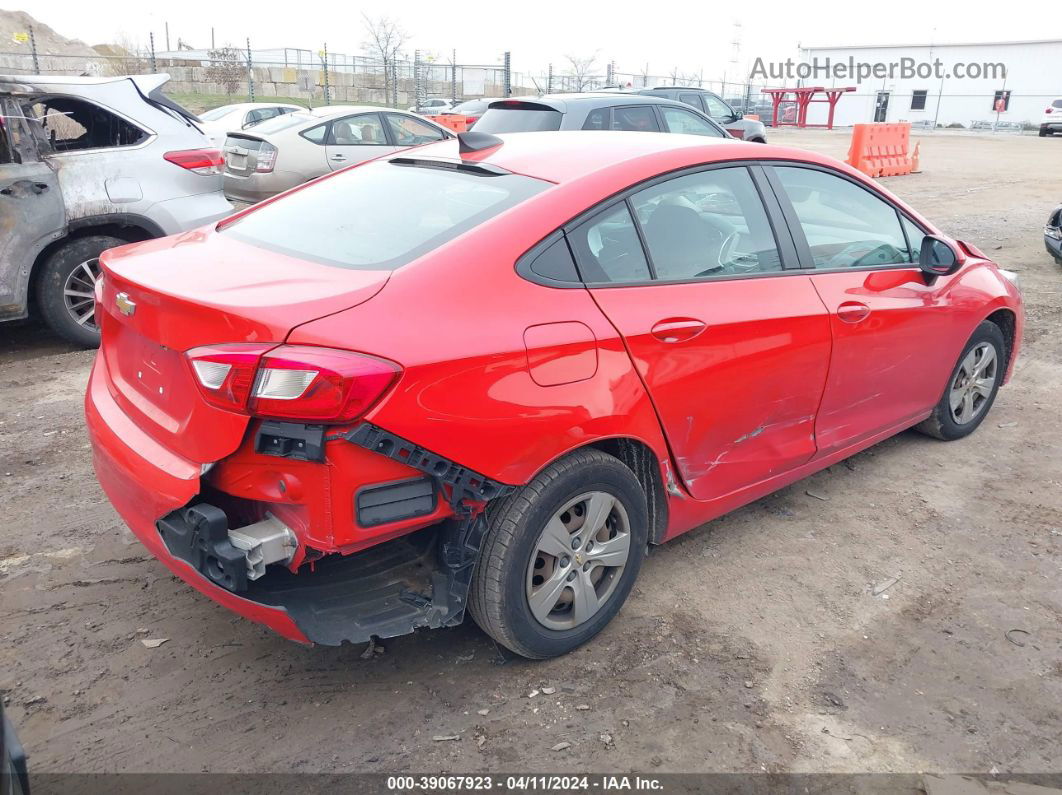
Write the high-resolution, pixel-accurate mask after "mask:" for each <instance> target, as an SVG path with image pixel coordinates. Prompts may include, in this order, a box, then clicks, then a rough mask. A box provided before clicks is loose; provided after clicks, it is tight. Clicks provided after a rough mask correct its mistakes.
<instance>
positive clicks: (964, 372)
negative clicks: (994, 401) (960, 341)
mask: <svg viewBox="0 0 1062 795" xmlns="http://www.w3.org/2000/svg"><path fill="white" fill-rule="evenodd" d="M998 371H999V357H998V356H997V355H996V348H995V346H994V345H992V344H991V343H989V342H981V343H978V344H977V345H975V346H974V347H973V348H971V349H970V351H969V353H967V354H966V356H964V357H963V360H962V362H961V363H960V364H959V369H958V372H956V373H955V377H954V379H952V382H951V387H950V389H949V391H948V403H949V405H950V407H951V418H952V419H953V420H955V422H956V424H958V425H966V424H967V423H970V422H973V421H974V420H975V419H976V418H977V417H978V416H980V414H981V412H982V411H984V409H985V406H987V405H988V401H989V399H990V398H991V397H992V390H993V389H994V388H995V385H996V377H997V374H998Z"/></svg>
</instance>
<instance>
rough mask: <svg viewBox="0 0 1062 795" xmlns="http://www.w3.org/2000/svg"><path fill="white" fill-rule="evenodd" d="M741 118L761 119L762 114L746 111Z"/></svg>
mask: <svg viewBox="0 0 1062 795" xmlns="http://www.w3.org/2000/svg"><path fill="white" fill-rule="evenodd" d="M741 118H743V119H748V120H749V121H759V120H760V114H758V113H746V114H745V115H744V116H742V117H741Z"/></svg>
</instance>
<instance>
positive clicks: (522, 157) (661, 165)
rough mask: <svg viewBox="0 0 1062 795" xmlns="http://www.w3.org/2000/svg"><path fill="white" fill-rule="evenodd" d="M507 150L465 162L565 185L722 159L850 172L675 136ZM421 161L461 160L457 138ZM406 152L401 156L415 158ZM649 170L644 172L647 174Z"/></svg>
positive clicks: (542, 135)
mask: <svg viewBox="0 0 1062 795" xmlns="http://www.w3.org/2000/svg"><path fill="white" fill-rule="evenodd" d="M497 137H498V138H500V139H502V141H504V143H503V144H502V145H501V146H498V147H494V148H493V149H487V150H484V151H482V152H474V153H470V154H465V155H463V159H465V160H475V161H478V162H484V163H490V164H492V165H495V166H498V167H500V168H504V169H506V170H508V171H513V172H515V173H517V174H524V175H527V176H531V177H538V178H539V179H546V180H549V181H550V182H556V183H564V182H571V181H573V180H577V179H580V178H582V177H585V176H587V175H590V174H594V173H599V172H602V171H605V170H611V169H616V170H617V171H622V172H623V173H625V174H627V175H629V176H630V177H632V178H633V179H632V181H637V180H638V179H640V178H643V176H651V175H652V174H654V173H662V172H665V171H669V170H672V169H675V168H682V167H684V166H691V165H696V164H698V163H712V162H717V161H722V160H744V159H757V160H762V159H773V158H777V159H782V160H802V161H805V162H810V163H823V164H829V165H831V166H834V167H837V166H838V165H840V166H841V167H842V168H844V169H845V170H849V169H848V167H847V166H844V165H843V164H840V163H839V162H838V161H836V160H834V159H833V158H830V157H826V156H824V155H819V154H816V153H814V152H809V151H807V150H803V149H792V148H789V147H782V146H772V145H770V144H760V143H748V142H744V141H736V140H732V139H723V138H706V137H703V136H696V135H678V134H673V133H648V132H618V131H590V130H587V131H583V130H573V131H562V132H525V133H510V134H501V135H498V136H497ZM413 152H415V153H416V156H417V157H439V158H446V159H457V158H458V157H462V156H461V155H459V153H458V143H457V141H455V140H449V141H443V142H440V143H437V144H431V145H429V146H424V147H420V148H418V149H416V150H413ZM413 152H411V151H410V150H406V152H404V153H402V154H401V155H400V156H404V157H410V156H413ZM643 172H644V174H643Z"/></svg>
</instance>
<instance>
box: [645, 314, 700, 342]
mask: <svg viewBox="0 0 1062 795" xmlns="http://www.w3.org/2000/svg"><path fill="white" fill-rule="evenodd" d="M706 328H708V325H707V324H706V323H705V322H704V321H703V320H697V319H696V318H693V317H669V318H666V319H664V320H661V321H658V322H657V323H656V325H654V326H653V328H652V335H653V336H654V337H656V338H657V339H658V340H660V341H661V342H686V341H687V340H691V339H693V338H694V337H696V336H697V335H698V334H700V333H701V332H702V331H704V330H705V329H706Z"/></svg>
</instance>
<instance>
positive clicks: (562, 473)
mask: <svg viewBox="0 0 1062 795" xmlns="http://www.w3.org/2000/svg"><path fill="white" fill-rule="evenodd" d="M486 519H487V522H488V524H489V525H490V529H489V531H488V533H487V537H486V540H485V541H484V545H483V551H482V553H481V555H480V560H479V564H478V565H477V567H476V573H475V576H474V577H473V580H472V589H471V595H470V598H469V608H470V610H471V612H472V616H473V618H475V620H476V623H477V624H479V626H480V627H481V628H482V629H483V630H484V631H485V632H486V633H487V634H488V635H490V636H491V637H492V638H494V639H495V640H496V641H498V643H501V644H502V645H503V646H505V647H507V648H509V649H511V650H512V651H514V652H516V653H517V654H520V655H522V656H524V657H528V658H531V659H545V658H547V657H556V656H558V655H561V654H565V653H567V652H569V651H571V650H572V649H574V648H576V647H577V646H580V645H582V644H583V643H586V642H587V641H588V640H590V639H591V638H592V637H594V635H596V634H597V633H598V632H600V631H601V630H602V629H603V628H604V627H605V625H606V624H608V622H609V621H611V620H612V618H613V617H614V616H615V615H616V613H617V612H619V609H620V607H622V605H623V603H624V601H626V599H627V596H628V594H629V593H630V591H631V588H632V587H633V585H634V580H635V578H637V576H638V570H639V569H640V568H641V565H642V560H643V559H644V557H645V551H646V544H647V542H648V524H649V522H648V510H647V507H646V500H645V494H644V493H643V491H642V488H641V485H640V484H639V482H638V479H637V478H636V477H635V476H634V473H633V472H631V470H630V469H628V468H627V467H626V466H625V465H624V464H623V463H622V462H620V461H619V460H618V459H616V458H614V457H613V456H610V455H608V454H606V453H603V452H601V451H600V450H592V449H586V450H579V451H576V452H575V453H572V454H571V455H569V456H566V457H565V458H563V459H561V460H560V461H557V462H556V463H554V464H552V465H550V466H549V467H547V468H546V469H545V470H543V471H542V472H541V473H540V474H539V475H538V476H536V477H535V478H534V480H532V481H531V482H530V483H529V484H528V485H526V486H524V487H523V488H522V489H520V490H519V491H517V492H516V493H515V494H512V495H510V496H509V497H506V498H504V499H502V500H499V501H498V502H497V504H492V505H491V506H488V509H487V516H486Z"/></svg>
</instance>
